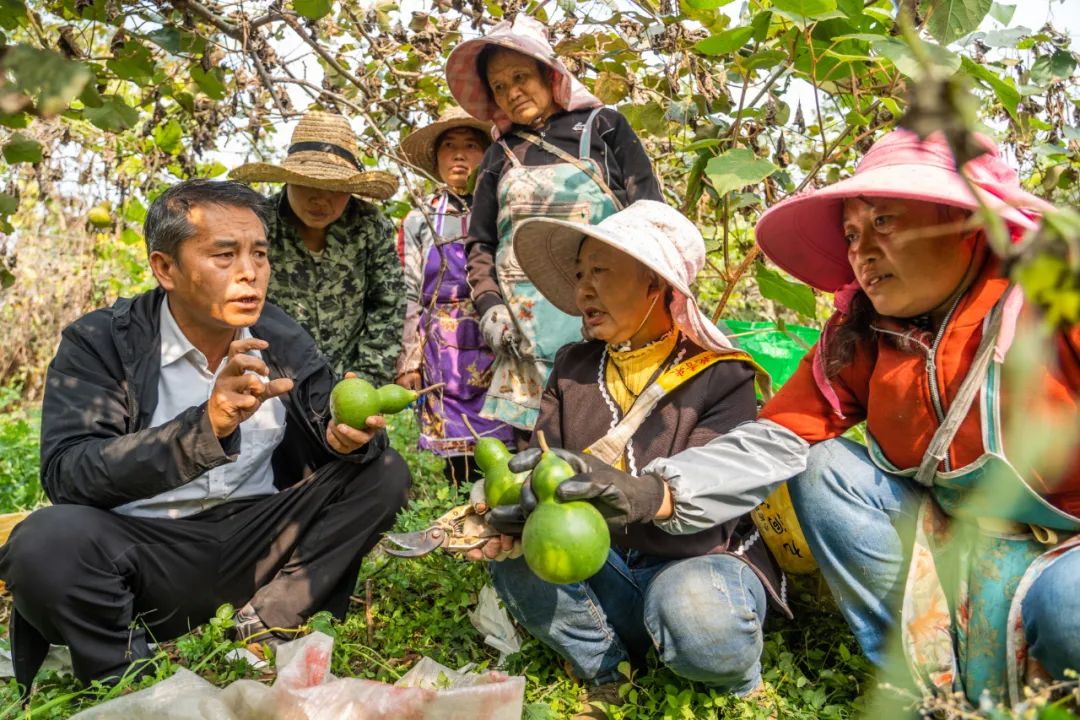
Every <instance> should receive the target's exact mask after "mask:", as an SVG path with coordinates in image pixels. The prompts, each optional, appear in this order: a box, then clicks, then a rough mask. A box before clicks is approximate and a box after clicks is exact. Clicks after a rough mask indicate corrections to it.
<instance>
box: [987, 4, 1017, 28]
mask: <svg viewBox="0 0 1080 720" xmlns="http://www.w3.org/2000/svg"><path fill="white" fill-rule="evenodd" d="M1014 12H1016V6H1015V5H1002V4H1001V3H998V2H996V3H994V4H993V5H991V6H990V17H992V18H994V19H995V20H997V21H998V22H999V23H1001V24H1002V25H1008V24H1009V22H1010V21H1011V20H1012V16H1013V13H1014Z"/></svg>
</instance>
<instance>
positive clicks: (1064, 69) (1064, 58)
mask: <svg viewBox="0 0 1080 720" xmlns="http://www.w3.org/2000/svg"><path fill="white" fill-rule="evenodd" d="M1075 69H1076V58H1075V57H1073V54H1072V53H1071V52H1069V51H1068V50H1055V51H1054V54H1053V55H1051V56H1050V74H1051V75H1053V76H1054V77H1056V78H1061V79H1062V80H1067V79H1069V78H1070V77H1072V73H1073V70H1075Z"/></svg>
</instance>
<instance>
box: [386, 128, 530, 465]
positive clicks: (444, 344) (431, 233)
mask: <svg viewBox="0 0 1080 720" xmlns="http://www.w3.org/2000/svg"><path fill="white" fill-rule="evenodd" d="M490 144H491V123H490V122H485V121H483V120H477V119H476V118H474V117H471V116H470V115H469V114H468V113H466V112H465V111H464V110H462V109H461V108H458V107H451V108H449V109H448V110H446V111H445V112H444V113H443V114H442V115H441V116H440V117H439V119H438V120H437V121H436V122H433V123H431V124H430V125H427V126H425V127H422V128H420V129H419V130H416V131H415V132H413V133H411V134H410V135H408V136H407V137H406V138H405V139H404V140H403V141H402V143H401V151H402V154H404V155H405V157H406V158H408V160H409V161H410V162H411V163H412V164H413V165H414V166H416V167H418V168H420V169H421V170H423V171H425V172H426V173H427V174H428V175H430V176H431V177H433V178H436V179H438V180H441V181H442V182H443V183H444V185H445V187H444V188H442V189H440V190H439V191H438V192H436V193H435V194H434V195H432V196H431V197H430V198H428V199H427V201H426V202H427V213H426V215H427V217H425V213H423V212H421V211H420V210H418V209H417V210H413V211H411V212H410V213H409V214H408V215H407V216H405V220H404V222H403V223H402V224H401V240H402V246H403V249H404V260H405V283H406V287H407V289H408V295H409V301H408V305H407V306H406V311H405V332H404V335H403V337H402V348H401V355H400V356H399V358H398V377H397V383H398V384H399V385H403V386H405V387H410V388H413V389H414V390H418V389H420V387H421V386H426V385H434V384H436V383H445V387H444V388H443V390H442V391H441V392H439V393H429V394H427V395H425V396H424V397H423V399H422V400H421V401H420V403H421V404H420V441H419V444H420V448H421V449H424V450H430V451H431V452H434V453H435V454H436V455H441V456H443V457H445V458H446V459H447V463H446V476H447V478H448V479H449V480H450V481H451V482H452V483H454V484H455V485H460V484H461V483H463V482H466V481H471V480H475V479H476V469H475V465H473V464H472V463H471V458H472V453H473V448H474V446H475V444H476V441H475V440H474V439H473V437H472V434H471V433H472V431H475V432H477V433H478V434H480V435H481V436H487V437H493V438H496V439H498V440H501V441H503V442H510V441H511V439H512V437H511V431H510V427H509V426H508V425H506V424H505V423H502V422H499V421H498V420H489V419H488V418H485V417H482V416H481V415H480V408H481V407H483V404H484V396H485V395H486V394H487V389H488V386H489V385H490V384H491V363H492V360H493V359H494V356H493V355H492V353H491V349H490V348H488V347H487V345H486V344H485V343H484V337H483V335H482V334H481V332H480V316H479V314H478V313H477V312H476V308H475V307H474V306H473V302H472V298H471V297H470V296H469V283H468V279H467V277H466V271H465V244H464V242H463V238H464V236H465V235H466V234H467V233H468V230H469V218H470V212H469V211H470V207H471V205H472V194H471V193H470V191H469V179H470V177H471V175H472V173H473V171H474V170H475V169H476V166H477V165H479V164H480V158H482V157H483V156H484V150H485V149H487V147H488V145H490ZM463 416H464V417H465V418H468V422H469V423H470V424H471V425H472V429H471V430H470V428H469V427H468V425H466V424H465V421H464V420H463V419H462V417H463Z"/></svg>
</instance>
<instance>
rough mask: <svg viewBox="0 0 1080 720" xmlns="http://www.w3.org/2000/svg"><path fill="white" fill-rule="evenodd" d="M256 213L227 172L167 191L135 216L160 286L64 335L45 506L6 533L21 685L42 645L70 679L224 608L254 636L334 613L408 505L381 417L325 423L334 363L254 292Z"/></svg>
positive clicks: (52, 376)
mask: <svg viewBox="0 0 1080 720" xmlns="http://www.w3.org/2000/svg"><path fill="white" fill-rule="evenodd" d="M264 208H265V206H264V202H263V199H262V197H261V196H260V195H259V194H258V193H256V192H254V191H253V190H251V189H249V188H247V187H246V186H244V185H240V184H237V183H232V182H212V181H206V180H191V181H187V182H183V183H180V184H179V185H176V186H174V187H172V188H170V189H169V190H167V191H166V192H164V193H163V194H162V195H161V196H160V197H159V198H158V199H157V200H156V201H155V202H154V204H153V205H152V206H151V208H150V211H149V213H148V214H147V219H146V226H145V235H146V243H147V249H148V253H149V258H150V266H151V268H152V269H153V272H154V275H155V277H156V278H157V280H158V284H159V285H160V287H159V288H158V289H155V290H153V291H151V292H148V293H144V294H142V295H139V296H137V297H135V298H132V299H121V300H119V301H117V302H116V304H115V305H113V306H112V307H111V308H103V309H100V310H96V311H94V312H91V313H90V314H88V315H86V316H84V317H82V318H80V319H79V320H77V321H75V322H74V323H72V324H71V325H70V326H69V327H67V328H66V329H65V330H64V333H63V338H62V340H61V342H60V347H59V349H58V350H57V353H56V357H55V358H53V361H52V363H51V364H50V366H49V371H48V378H47V383H46V390H45V399H44V403H43V406H42V425H41V460H42V462H41V478H42V484H43V485H44V488H45V492H46V493H47V494H48V496H49V499H50V500H52V502H53V503H54V504H53V505H52V506H50V507H46V508H43V509H41V510H38V511H36V512H34V513H33V514H31V515H30V516H29V517H28V518H27V519H26V520H24V521H23V522H22V523H21V524H20V525H19V526H18V527H17V528H15V530H14V532H13V533H12V535H11V539H10V540H9V542H8V543H7V545H5V546H4V547H2V548H0V578H3V579H4V580H5V581H6V582H7V584H8V587H9V589H10V590H11V592H12V595H13V597H14V612H13V618H12V639H13V643H12V644H13V651H14V655H15V664H16V675H17V677H18V680H19V681H20V682H21V683H23V684H24V685H25V686H26V687H27V688H29V684H30V682H31V681H32V679H33V675H34V673H35V672H36V670H37V668H38V667H40V662H41V659H42V658H43V655H44V652H45V650H47V648H48V643H55V644H65V645H68V646H69V647H70V649H71V656H72V663H73V666H74V670H75V675H76V676H77V677H78V678H79V679H80V680H82V681H84V682H88V681H90V680H94V679H108V678H116V677H117V676H120V675H122V674H123V673H125V672H127V671H128V670H129V669H131V668H132V666H133V663H136V662H137V661H139V660H142V659H145V658H148V657H150V655H151V652H150V650H149V648H148V641H153V640H158V641H160V640H164V639H168V638H172V637H175V636H177V635H180V634H182V633H184V632H187V631H188V630H189V629H190V628H191V627H194V626H196V625H198V624H201V623H202V622H204V621H205V620H206V619H207V618H209V617H211V616H212V615H213V614H214V612H215V609H216V608H217V607H218V606H219V605H221V604H222V603H232V604H233V605H234V606H236V607H240V608H241V609H240V610H239V611H238V612H237V613H236V622H237V625H236V629H237V633H238V635H239V636H240V637H241V638H245V639H248V638H250V639H253V640H274V639H280V638H281V637H282V635H281V634H279V633H280V631H281V629H283V628H294V627H296V626H297V625H300V624H302V623H303V622H304V620H305V619H306V618H307V617H309V616H310V615H311V614H312V613H314V612H316V611H318V610H320V609H328V610H330V611H331V612H333V613H334V614H335V615H337V616H338V617H339V618H340V617H343V616H344V614H345V610H346V607H347V604H348V600H349V596H350V594H351V592H352V591H353V588H354V584H355V581H356V575H357V572H358V570H359V566H360V562H361V559H362V558H363V556H364V555H365V554H366V553H367V552H368V551H369V550H370V549H371V548H372V547H373V546H374V544H375V543H376V542H377V541H378V538H379V535H380V533H382V532H383V531H384V530H386V529H388V528H389V527H390V525H391V524H392V523H393V520H394V516H395V515H396V513H397V511H398V510H399V509H400V508H401V507H403V506H404V505H405V502H406V492H407V490H408V486H409V471H408V468H407V466H406V464H405V462H404V460H403V459H402V458H401V456H400V455H398V454H397V453H396V452H394V451H393V450H391V449H389V448H388V447H387V444H388V443H387V438H386V433H385V431H384V430H382V427H383V421H382V418H381V417H373V418H369V419H368V427H369V429H370V431H369V432H364V431H360V430H356V429H353V428H350V427H347V426H345V425H334V424H333V423H332V422H330V418H329V410H328V404H329V397H330V391H331V389H332V388H333V385H334V383H335V381H336V378H335V376H334V373H333V371H332V370H331V368H330V366H329V365H328V363H327V361H326V359H325V357H324V356H322V355H321V354H320V353H319V352H318V350H317V349H316V347H315V344H314V342H313V341H312V339H311V337H310V336H309V335H308V334H307V333H306V332H305V331H304V330H303V329H302V328H301V327H300V326H299V325H297V324H296V322H294V321H293V320H292V319H291V318H289V317H288V316H287V315H286V314H285V313H283V312H282V311H281V310H280V309H278V308H277V307H275V306H273V305H269V304H266V303H265V301H264V298H265V293H266V286H267V282H268V279H269V276H270V266H269V262H268V261H267V255H266V228H265V222H264V214H263V213H264ZM146 665H147V663H141V664H139V665H138V666H136V667H135V668H134V669H135V670H136V671H138V670H139V669H140V668H141V669H144V670H145V668H146Z"/></svg>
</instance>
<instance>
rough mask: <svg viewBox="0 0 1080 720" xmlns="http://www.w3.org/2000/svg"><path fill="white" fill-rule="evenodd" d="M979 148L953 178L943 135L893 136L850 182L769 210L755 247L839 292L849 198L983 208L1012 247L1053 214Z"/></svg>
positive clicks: (991, 152)
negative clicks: (1005, 228)
mask: <svg viewBox="0 0 1080 720" xmlns="http://www.w3.org/2000/svg"><path fill="white" fill-rule="evenodd" d="M976 140H977V141H978V143H979V144H980V145H981V146H982V147H983V149H984V150H985V152H984V153H983V154H982V155H980V156H978V157H977V158H975V159H974V160H970V161H968V162H967V163H965V164H964V166H963V167H962V168H960V170H959V171H957V168H956V160H955V158H954V157H953V154H952V150H951V149H950V148H949V144H948V143H947V142H946V141H945V137H944V136H943V135H942V134H941V133H934V134H933V135H930V136H929V137H927V138H926V139H925V140H920V139H919V136H918V135H916V134H915V133H913V132H911V131H910V130H903V129H900V130H894V131H892V132H890V133H888V134H887V135H885V136H883V137H882V138H881V139H880V140H878V141H877V142H876V143H874V146H873V147H871V148H870V150H869V151H867V153H866V155H865V156H864V157H863V159H862V160H861V161H860V162H859V166H858V167H857V168H856V170H855V174H854V176H852V177H850V178H848V179H846V180H841V181H840V182H837V183H833V184H832V185H829V186H828V187H824V188H821V189H819V190H814V191H812V192H805V193H802V194H799V195H795V196H793V197H790V198H787V199H786V200H784V201H783V202H780V203H777V204H776V205H774V206H772V207H771V208H769V209H768V210H767V211H766V212H765V213H764V214H763V215H762V216H761V218H760V219H759V220H758V222H757V226H756V227H755V228H754V233H755V237H756V238H757V243H758V245H759V246H761V249H762V251H763V252H764V253H765V254H766V255H767V256H768V257H769V259H770V260H772V261H773V262H774V263H776V264H777V265H779V266H780V267H782V268H783V269H784V270H787V271H788V272H789V273H791V274H792V275H794V276H795V277H797V278H799V279H800V280H802V281H803V282H805V283H808V284H809V285H812V286H813V287H815V288H817V289H818V290H823V291H825V292H836V291H837V290H838V289H840V288H842V287H843V286H844V285H846V284H848V283H850V282H852V281H854V280H855V273H854V272H853V271H852V269H851V264H850V263H849V262H848V257H847V250H848V248H847V242H845V241H844V233H843V229H842V227H841V226H842V223H843V221H842V217H843V212H844V200H845V199H846V198H854V197H859V196H866V197H890V198H899V199H901V200H921V201H925V202H933V203H939V204H941V205H951V206H955V207H961V208H965V209H968V210H976V209H978V208H979V207H980V202H981V203H983V204H985V205H986V206H987V207H988V208H990V210H991V211H993V212H994V213H996V214H997V215H998V216H999V217H1000V218H1001V219H1002V220H1003V221H1004V222H1005V224H1006V225H1007V226H1008V228H1009V230H1010V232H1011V233H1012V235H1013V239H1014V241H1015V240H1017V239H1019V237H1020V236H1021V235H1023V233H1024V232H1026V231H1027V230H1030V229H1032V228H1034V227H1037V226H1038V218H1039V214H1040V213H1041V212H1046V211H1047V209H1049V208H1051V207H1052V206H1050V205H1048V204H1047V203H1046V202H1045V201H1044V200H1041V199H1039V198H1038V197H1036V196H1034V195H1032V194H1030V193H1028V192H1025V191H1024V190H1023V189H1021V187H1020V181H1019V178H1018V176H1017V174H1016V171H1015V170H1013V169H1012V168H1010V167H1009V166H1008V165H1006V164H1005V161H1004V160H1002V159H1001V156H1000V155H999V154H998V149H997V146H996V145H995V144H994V143H993V141H992V140H990V139H989V138H987V137H984V136H982V135H977V136H976ZM961 173H962V174H963V175H964V177H966V178H967V182H965V180H964V177H961ZM969 183H970V185H969ZM972 188H974V192H973V190H972Z"/></svg>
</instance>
